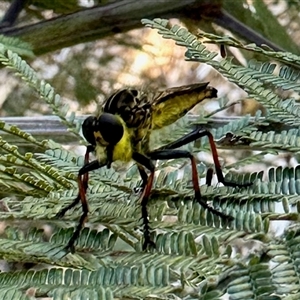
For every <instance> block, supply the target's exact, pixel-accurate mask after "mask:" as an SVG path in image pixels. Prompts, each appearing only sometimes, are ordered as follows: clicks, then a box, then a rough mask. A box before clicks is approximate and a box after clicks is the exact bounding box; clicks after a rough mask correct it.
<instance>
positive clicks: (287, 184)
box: [0, 0, 300, 299]
mask: <svg viewBox="0 0 300 300" xmlns="http://www.w3.org/2000/svg"><path fill="white" fill-rule="evenodd" d="M17 2H19V1H13V3H17ZM166 2H168V3H167V4H168V5H166ZM24 3H26V5H25V6H24V7H21V8H22V9H21V12H20V13H19V12H18V13H17V17H18V18H17V21H16V22H12V23H9V22H8V21H6V23H4V22H2V24H1V25H2V26H1V27H2V29H1V32H2V33H3V34H4V35H5V36H4V37H1V47H0V60H1V62H2V65H3V69H2V70H1V72H0V73H1V75H0V76H2V82H3V83H4V84H3V86H2V87H0V88H1V93H0V94H1V105H2V109H1V114H2V116H9V117H11V116H21V115H24V116H29V117H30V123H29V124H30V126H29V128H28V130H27V131H24V130H21V129H19V128H17V127H16V126H14V125H9V123H8V122H4V121H1V123H0V125H1V130H2V132H3V135H2V137H1V139H0V147H1V150H2V153H1V156H0V160H1V165H0V184H1V202H0V203H1V206H0V209H1V212H0V218H1V220H2V229H1V239H0V257H1V259H2V267H1V268H2V270H3V272H2V273H1V274H0V296H1V297H2V298H3V299H40V298H45V297H47V298H50V299H114V298H120V299H298V298H299V293H300V292H299V288H300V286H299V263H298V261H299V258H300V257H299V253H300V252H299V241H298V240H299V225H298V219H299V193H300V186H299V177H300V173H299V170H300V169H299V165H298V162H297V158H298V152H299V149H300V138H299V123H300V113H299V105H298V103H297V100H298V95H299V64H300V63H299V62H300V59H299V53H298V52H299V45H298V44H297V41H299V39H298V38H297V37H298V35H299V22H298V21H299V20H298V18H299V17H298V8H299V5H298V3H297V2H293V1H284V2H283V1H282V2H281V1H277V2H276V1H265V2H263V1H259V0H256V1H242V0H241V1H234V4H235V5H234V6H233V5H232V1H184V4H178V3H177V1H160V2H159V3H156V4H153V3H152V4H151V5H149V6H147V5H148V4H147V3H149V1H139V2H138V3H137V2H136V1H129V0H127V1H116V2H114V1H108V2H105V3H91V2H87V4H98V5H97V6H96V7H93V8H89V9H87V8H84V7H82V6H80V5H78V3H77V2H75V1H74V3H73V2H71V1H68V5H66V4H64V1H42V0H41V1H28V2H24ZM82 3H83V2H82ZM150 3H151V1H150ZM0 4H1V5H3V8H5V7H6V6H8V7H9V5H10V3H8V2H7V3H4V2H3V3H0ZM51 5H52V6H51ZM82 5H83V4H82ZM10 7H12V6H10ZM6 16H7V15H6ZM124 16H126V18H125V17H124ZM166 18H168V19H169V20H167V19H166ZM141 19H142V21H141ZM4 20H6V18H5V17H4ZM75 24H76V26H75ZM142 26H143V27H142ZM182 26H183V27H182ZM135 27H136V28H138V27H140V29H133V28H135ZM185 28H187V29H185ZM250 28H251V30H250ZM199 29H201V31H198V30H199ZM237 32H238V33H239V35H238V36H237V35H236V33H237ZM75 33H76V34H75ZM12 36H13V37H18V38H19V39H20V40H16V39H12V38H11V37H12ZM79 43H80V44H79ZM254 43H257V45H255V44H254ZM267 45H269V46H267ZM66 46H72V47H69V48H63V49H61V48H62V47H66ZM270 47H272V48H270ZM59 49H61V50H59ZM273 49H275V50H277V51H274V50H273ZM54 50H56V51H55V52H53V51H54ZM221 54H222V55H221ZM15 75H19V76H15ZM199 81H209V82H210V85H212V86H214V87H216V88H217V89H218V92H219V93H218V94H219V98H218V101H209V102H208V103H207V104H206V105H202V106H200V107H198V108H196V109H195V111H194V114H193V115H189V116H187V117H185V118H183V119H181V120H179V121H178V122H176V123H175V124H173V125H171V126H170V127H168V128H165V129H163V130H161V132H157V133H154V134H153V136H152V144H151V145H152V146H153V148H155V147H157V146H159V145H162V144H164V143H166V142H169V141H171V140H175V139H176V138H178V137H180V136H182V135H183V134H184V133H186V132H189V131H190V130H191V128H193V127H194V126H201V127H204V128H209V129H210V130H211V131H212V133H213V134H214V137H215V139H216V141H217V145H218V147H219V148H220V157H221V159H222V165H223V171H224V173H225V174H226V178H227V179H228V180H232V181H235V182H238V183H248V182H253V185H252V186H251V187H248V188H244V189H234V188H227V187H223V186H221V185H219V184H217V183H216V184H214V185H213V186H206V185H205V184H202V186H201V191H202V194H203V199H205V200H207V201H209V202H210V203H211V205H213V206H214V207H217V208H219V209H221V210H222V211H224V212H226V213H228V214H230V215H232V216H234V218H235V219H234V221H233V222H232V223H231V224H227V223H226V222H224V221H223V220H221V219H220V218H218V217H216V216H213V215H211V214H210V213H208V212H207V211H204V210H203V209H202V208H201V207H200V206H199V205H197V204H193V202H192V199H193V198H192V197H193V190H192V188H191V182H190V179H191V170H190V166H189V165H188V164H187V162H186V161H185V160H176V161H168V162H158V165H157V167H158V172H157V177H156V179H155V183H154V186H155V188H154V189H153V192H152V194H151V201H150V205H149V211H150V217H151V227H152V228H153V239H154V240H155V242H156V245H157V249H156V250H153V251H149V252H142V251H141V244H142V241H141V239H142V233H141V228H140V225H141V221H140V220H139V218H140V207H139V202H138V195H136V194H135V193H134V192H133V188H134V187H135V186H136V185H138V183H139V177H138V174H137V170H136V168H135V166H134V165H127V166H124V165H116V166H115V169H111V170H106V169H101V170H98V171H96V172H92V174H91V175H90V183H89V191H88V200H89V203H90V215H89V223H88V226H87V227H86V228H85V229H84V231H83V232H82V234H81V236H80V239H79V240H78V243H77V245H76V250H77V251H76V253H75V254H67V253H66V252H65V251H64V246H65V245H66V243H67V241H68V239H69V238H70V236H71V235H72V232H73V228H74V226H75V225H76V222H77V221H78V219H79V216H80V211H81V210H80V207H77V208H75V209H74V210H72V211H71V212H69V213H68V214H66V216H65V217H64V218H63V219H62V220H57V219H56V218H55V215H56V213H57V212H58V211H59V210H60V209H61V208H62V207H64V206H65V205H66V204H68V203H70V202H71V201H72V200H73V199H74V197H76V195H77V193H78V190H77V183H76V177H77V171H78V169H79V168H80V166H82V164H83V157H82V156H80V155H78V153H80V151H82V150H84V147H81V148H80V149H78V148H74V146H72V147H70V142H73V144H74V142H76V143H77V144H80V142H82V141H81V137H80V124H81V121H80V120H81V119H80V118H76V117H75V112H76V114H77V115H82V114H84V113H95V111H96V110H97V107H99V106H100V105H101V102H102V101H103V100H104V99H105V98H106V97H107V96H108V95H109V94H110V93H111V92H112V91H113V90H115V89H118V88H121V87H124V86H129V85H130V86H131V85H135V86H142V88H144V89H149V90H150V89H154V90H155V89H157V88H164V87H170V86H180V85H184V84H190V83H193V82H199ZM53 87H54V88H55V89H54V88H53ZM71 99H76V101H74V100H71ZM254 100H256V101H258V102H255V101H254ZM52 112H53V113H54V115H56V116H57V117H59V118H60V120H61V122H62V124H63V125H64V126H66V127H65V128H68V132H67V131H66V129H65V131H64V134H65V135H64V137H63V138H64V141H65V144H67V145H62V144H59V143H57V141H60V142H61V139H60V138H59V137H57V136H56V135H55V132H56V131H55V127H54V125H55V124H56V123H54V121H55V120H56V119H53V118H51V117H48V116H46V117H45V118H43V119H42V121H41V119H39V118H38V117H37V116H39V115H42V114H43V115H47V114H50V113H52ZM233 115H235V116H236V115H239V117H233ZM251 116H252V117H251ZM25 120H27V123H26V122H24V124H25V125H24V124H23V123H20V124H22V126H24V128H25V127H26V124H28V119H25ZM45 120H46V124H47V126H45ZM17 121H18V122H20V119H18V120H17ZM22 126H21V127H22ZM39 127H40V128H39ZM34 129H35V130H34ZM36 131H38V135H37V133H36ZM41 132H42V133H41ZM30 133H32V134H30ZM12 137H14V139H15V140H14V141H15V142H14V143H12V142H11V141H9V139H11V138H12ZM8 141H9V142H8ZM17 145H18V146H19V148H18V147H17ZM187 149H189V150H190V151H192V152H193V153H194V154H195V155H196V156H197V159H198V160H199V164H198V169H199V174H200V176H201V183H203V182H205V180H204V177H205V175H206V172H207V169H208V168H209V167H211V166H212V162H211V155H210V152H209V145H208V141H207V140H206V139H203V140H201V143H200V142H198V141H197V142H195V143H193V144H191V145H188V146H187ZM116 170H117V171H116Z"/></svg>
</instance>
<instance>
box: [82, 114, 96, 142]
mask: <svg viewBox="0 0 300 300" xmlns="http://www.w3.org/2000/svg"><path fill="white" fill-rule="evenodd" d="M96 120H97V119H96V118H95V117H92V116H90V117H87V118H86V119H85V120H84V122H83V123H82V134H83V136H84V138H85V139H86V140H87V142H89V143H90V144H91V145H96V140H95V136H94V131H95V124H96Z"/></svg>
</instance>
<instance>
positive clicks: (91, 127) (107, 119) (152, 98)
mask: <svg viewBox="0 0 300 300" xmlns="http://www.w3.org/2000/svg"><path fill="white" fill-rule="evenodd" d="M214 97H217V90H216V89H215V88H213V87H210V86H208V83H197V84H191V85H187V86H181V87H175V88H170V89H167V90H165V91H163V92H158V93H154V94H153V95H150V94H149V93H148V94H147V93H142V92H139V91H138V90H136V89H123V90H120V91H117V92H116V93H114V94H112V95H111V96H110V97H109V98H108V99H107V100H106V101H105V103H104V105H103V111H102V112H101V113H100V114H99V115H97V116H90V117H88V118H86V119H85V121H84V122H83V124H82V132H83V135H84V137H85V139H86V140H87V142H88V143H90V145H89V146H87V150H86V154H85V164H84V166H83V167H82V168H81V169H80V170H79V173H78V179H77V180H78V187H79V193H78V196H77V197H76V198H75V199H74V201H73V202H72V203H71V204H70V205H68V206H66V207H65V208H63V209H62V210H61V211H60V212H59V213H58V215H57V217H62V216H64V214H65V213H66V212H67V211H68V210H69V209H70V208H72V207H74V206H75V205H76V204H78V203H79V202H80V201H81V205H82V215H81V218H80V220H79V223H78V226H77V227H76V229H75V231H74V233H73V236H72V237H71V239H70V240H69V242H68V244H67V246H66V248H67V249H69V250H70V251H71V252H74V250H75V248H74V244H75V241H76V240H77V238H78V237H79V234H80V231H81V229H82V228H83V226H84V224H85V222H86V220H87V216H88V212H89V208H88V202H87V199H86V190H87V188H88V173H89V172H90V171H93V170H96V169H98V168H102V167H105V166H106V167H107V168H110V166H111V164H112V162H114V161H117V160H120V161H124V162H128V161H130V160H134V161H135V162H136V164H137V167H138V170H139V173H140V176H141V179H142V184H141V190H142V195H141V216H142V217H141V218H142V221H143V235H144V242H143V249H144V250H145V249H146V248H147V247H148V246H155V245H154V243H153V242H152V240H151V238H150V226H149V220H148V211H147V203H148V199H149V196H150V192H151V188H152V184H153V179H154V172H155V165H154V161H155V160H164V159H177V158H188V159H190V161H191V166H192V183H193V188H194V191H195V201H197V202H198V203H199V204H200V205H202V206H203V207H204V208H205V209H207V210H209V211H211V212H212V213H214V214H216V215H218V216H220V217H223V218H227V219H229V220H230V219H232V217H230V216H228V215H226V214H224V213H222V212H220V211H218V210H216V209H214V208H213V207H211V206H209V205H208V204H207V203H206V202H204V201H203V200H201V193H200V188H199V182H198V173H197V167H196V161H195V158H194V156H193V155H192V154H191V153H190V152H189V151H186V150H180V149H177V148H179V147H181V146H183V145H185V144H187V143H190V142H192V141H194V140H196V139H198V138H201V137H203V136H208V139H209V143H210V147H211V150H212V155H213V159H214V164H215V171H216V175H217V177H218V180H219V182H222V183H223V184H224V185H227V186H238V184H235V183H231V182H226V181H225V179H224V176H223V173H222V170H221V166H220V163H219V160H218V154H217V150H216V146H215V143H214V140H213V136H212V134H211V133H210V132H209V131H206V130H204V131H203V130H198V129H197V130H194V131H192V132H191V133H189V134H187V135H185V136H183V137H182V138H180V139H179V140H177V141H175V142H172V143H170V144H168V145H165V146H163V147H161V148H159V149H157V150H154V151H151V150H150V147H149V138H150V133H151V132H152V131H153V130H156V129H160V128H162V127H164V126H167V125H170V124H172V123H173V122H175V121H176V120H177V119H179V118H181V117H182V116H184V115H185V114H186V113H187V112H188V111H189V110H191V109H192V108H193V107H194V106H195V105H196V104H198V103H200V102H201V101H203V100H204V99H209V98H214ZM93 151H95V153H96V158H97V159H96V160H94V161H92V162H89V153H90V152H93ZM145 169H146V170H148V172H150V174H149V175H148V174H147V171H146V170H145Z"/></svg>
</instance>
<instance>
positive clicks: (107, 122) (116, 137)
mask: <svg viewBox="0 0 300 300" xmlns="http://www.w3.org/2000/svg"><path fill="white" fill-rule="evenodd" d="M96 127H97V130H99V131H100V133H101V135H102V137H103V139H104V140H105V141H106V142H107V143H109V144H110V145H116V144H117V143H118V142H119V141H120V140H121V138H122V137H123V134H124V128H123V124H122V123H121V121H120V120H119V118H118V117H116V116H115V115H113V114H109V113H104V114H102V115H101V116H100V117H99V118H98V120H97V125H96Z"/></svg>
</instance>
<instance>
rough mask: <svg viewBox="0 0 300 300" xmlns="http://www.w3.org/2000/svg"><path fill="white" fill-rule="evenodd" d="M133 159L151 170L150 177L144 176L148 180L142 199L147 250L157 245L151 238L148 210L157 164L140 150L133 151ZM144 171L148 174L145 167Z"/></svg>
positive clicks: (144, 247) (145, 246)
mask: <svg viewBox="0 0 300 300" xmlns="http://www.w3.org/2000/svg"><path fill="white" fill-rule="evenodd" d="M132 159H134V160H135V161H136V162H137V163H138V165H141V166H144V167H145V168H147V169H148V170H149V171H150V175H149V177H147V179H146V177H145V178H144V179H146V180H147V183H146V185H145V188H144V190H143V195H142V201H141V208H142V220H143V225H144V230H143V233H144V243H143V250H146V249H147V247H148V246H151V247H155V244H154V242H153V241H151V238H150V226H149V218H148V210H147V203H148V200H149V196H150V192H151V189H152V184H153V179H154V172H155V166H154V164H153V162H152V161H151V159H149V158H148V157H146V156H145V155H143V154H141V153H138V152H134V153H133V155H132ZM139 170H140V169H139ZM143 172H144V173H145V174H146V172H145V170H144V169H143ZM141 176H142V175H141ZM146 176H147V174H146Z"/></svg>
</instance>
